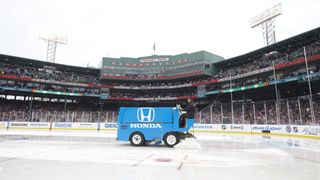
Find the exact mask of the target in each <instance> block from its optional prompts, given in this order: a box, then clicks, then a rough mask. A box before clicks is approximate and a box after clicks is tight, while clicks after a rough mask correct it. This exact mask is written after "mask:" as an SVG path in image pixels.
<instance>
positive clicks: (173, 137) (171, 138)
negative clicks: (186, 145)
mask: <svg viewBox="0 0 320 180" xmlns="http://www.w3.org/2000/svg"><path fill="white" fill-rule="evenodd" d="M163 141H164V144H165V145H166V146H167V147H171V148H172V147H174V146H175V145H177V144H178V143H179V142H180V139H179V136H178V135H177V134H176V133H172V132H171V133H167V134H166V135H165V136H164V138H163Z"/></svg>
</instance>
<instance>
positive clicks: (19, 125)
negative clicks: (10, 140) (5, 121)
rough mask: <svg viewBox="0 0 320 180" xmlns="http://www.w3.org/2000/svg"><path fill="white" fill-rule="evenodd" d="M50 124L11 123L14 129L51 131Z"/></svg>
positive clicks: (10, 126) (10, 125)
mask: <svg viewBox="0 0 320 180" xmlns="http://www.w3.org/2000/svg"><path fill="white" fill-rule="evenodd" d="M49 127H50V123H49V122H10V124H9V128H12V129H49Z"/></svg>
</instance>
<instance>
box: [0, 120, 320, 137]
mask: <svg viewBox="0 0 320 180" xmlns="http://www.w3.org/2000/svg"><path fill="white" fill-rule="evenodd" d="M0 129H2V130H5V129H6V130H15V129H16V130H92V131H115V130H116V129H117V123H86V122H78V123H69V122H51V123H50V122H0ZM193 130H194V131H195V132H197V133H198V132H204V133H240V134H268V135H279V136H296V137H306V138H314V139H319V140H320V126H311V125H310V126H308V125H255V124H252V125H251V124H194V126H193V128H192V129H191V131H193Z"/></svg>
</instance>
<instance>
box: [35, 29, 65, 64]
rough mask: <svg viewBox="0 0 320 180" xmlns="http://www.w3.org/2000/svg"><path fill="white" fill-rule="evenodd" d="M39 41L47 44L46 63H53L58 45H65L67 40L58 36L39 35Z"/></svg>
mask: <svg viewBox="0 0 320 180" xmlns="http://www.w3.org/2000/svg"><path fill="white" fill-rule="evenodd" d="M39 39H42V40H44V41H46V42H47V43H48V46H47V56H46V61H48V62H53V63H54V62H55V58H56V51H57V45H58V44H65V45H66V44H67V43H68V38H67V37H66V36H60V35H49V34H40V35H39Z"/></svg>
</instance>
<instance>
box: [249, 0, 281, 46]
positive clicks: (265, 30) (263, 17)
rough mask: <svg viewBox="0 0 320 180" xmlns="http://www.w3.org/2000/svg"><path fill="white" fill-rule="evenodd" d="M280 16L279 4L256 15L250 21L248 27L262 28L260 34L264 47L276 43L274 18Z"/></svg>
mask: <svg viewBox="0 0 320 180" xmlns="http://www.w3.org/2000/svg"><path fill="white" fill-rule="evenodd" d="M281 14H282V8H281V3H278V4H277V5H275V6H273V7H272V8H270V9H268V10H266V11H264V12H262V13H260V14H258V15H257V16H255V17H253V18H252V19H250V22H249V23H250V27H251V28H255V27H257V26H260V25H261V27H262V34H263V38H264V42H265V44H266V45H270V44H273V43H275V42H276V35H275V22H274V21H275V18H276V17H278V16H279V15H281Z"/></svg>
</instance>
